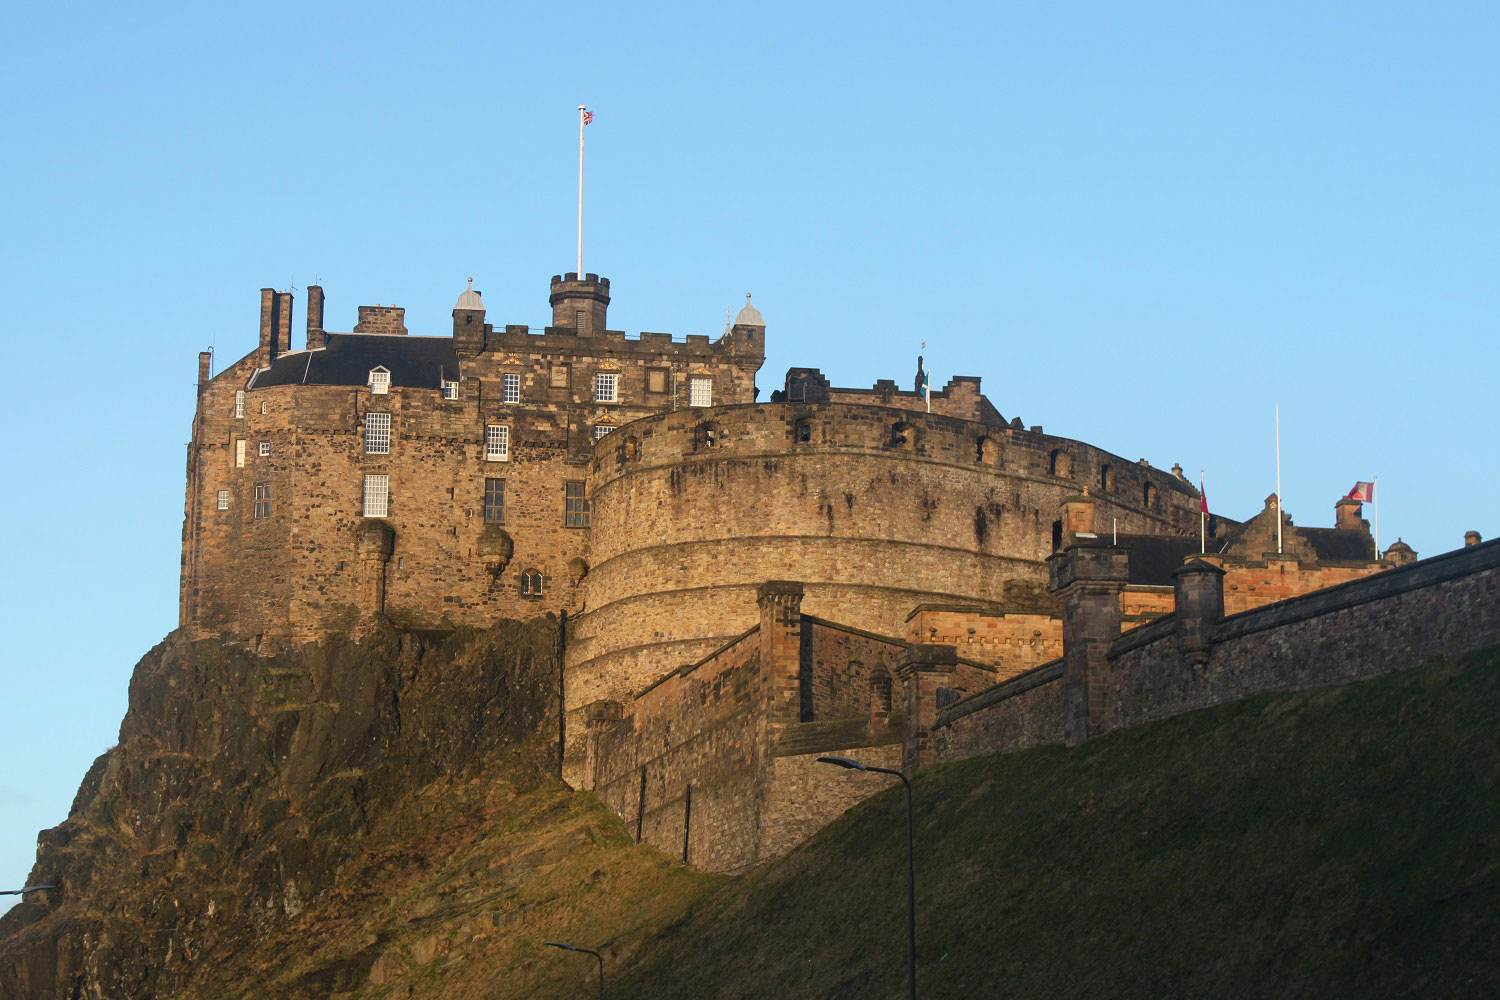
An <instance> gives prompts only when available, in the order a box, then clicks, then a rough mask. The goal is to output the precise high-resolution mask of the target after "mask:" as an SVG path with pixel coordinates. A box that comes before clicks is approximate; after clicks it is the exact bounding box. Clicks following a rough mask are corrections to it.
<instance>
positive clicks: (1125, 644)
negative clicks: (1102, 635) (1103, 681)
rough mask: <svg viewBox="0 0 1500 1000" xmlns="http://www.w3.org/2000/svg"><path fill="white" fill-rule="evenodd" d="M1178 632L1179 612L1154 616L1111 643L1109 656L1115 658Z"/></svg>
mask: <svg viewBox="0 0 1500 1000" xmlns="http://www.w3.org/2000/svg"><path fill="white" fill-rule="evenodd" d="M1176 634H1177V613H1176V612H1175V611H1174V612H1172V613H1171V614H1168V615H1161V616H1160V617H1157V618H1152V619H1151V620H1149V621H1148V622H1146V624H1144V625H1137V626H1136V627H1135V628H1133V629H1131V630H1130V631H1129V632H1126V633H1124V634H1123V635H1121V636H1120V638H1118V639H1116V640H1115V641H1114V642H1112V643H1111V644H1110V647H1109V654H1108V655H1109V657H1110V658H1111V659H1113V658H1114V657H1116V656H1121V655H1123V654H1125V653H1128V652H1130V651H1131V650H1132V649H1140V648H1141V647H1142V646H1149V645H1150V644H1151V643H1153V642H1155V641H1156V640H1158V639H1165V638H1167V637H1168V636H1173V635H1176Z"/></svg>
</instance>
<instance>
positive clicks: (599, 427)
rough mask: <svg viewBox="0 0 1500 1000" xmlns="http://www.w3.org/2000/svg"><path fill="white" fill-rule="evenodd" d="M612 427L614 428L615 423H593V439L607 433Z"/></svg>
mask: <svg viewBox="0 0 1500 1000" xmlns="http://www.w3.org/2000/svg"><path fill="white" fill-rule="evenodd" d="M614 429H615V425H614V424H595V425H594V440H595V441H597V440H599V439H600V438H602V437H603V436H604V435H606V434H608V433H609V432H610V431H612V430H614Z"/></svg>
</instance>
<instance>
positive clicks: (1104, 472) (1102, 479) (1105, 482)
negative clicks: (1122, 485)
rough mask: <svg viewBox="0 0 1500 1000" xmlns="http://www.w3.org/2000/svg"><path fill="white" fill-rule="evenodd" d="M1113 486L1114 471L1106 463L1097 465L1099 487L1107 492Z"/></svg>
mask: <svg viewBox="0 0 1500 1000" xmlns="http://www.w3.org/2000/svg"><path fill="white" fill-rule="evenodd" d="M1114 488H1115V473H1114V470H1113V469H1111V468H1110V467H1109V465H1108V464H1105V465H1101V466H1099V489H1100V490H1101V491H1104V492H1108V491H1110V490H1112V489H1114Z"/></svg>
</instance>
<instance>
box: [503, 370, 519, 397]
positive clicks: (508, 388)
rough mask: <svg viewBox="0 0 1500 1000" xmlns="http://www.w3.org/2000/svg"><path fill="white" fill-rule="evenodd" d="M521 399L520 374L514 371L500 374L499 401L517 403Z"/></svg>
mask: <svg viewBox="0 0 1500 1000" xmlns="http://www.w3.org/2000/svg"><path fill="white" fill-rule="evenodd" d="M520 401H521V376H519V375H517V374H516V373H514V372H506V373H505V374H504V375H501V376H500V402H502V403H519V402H520Z"/></svg>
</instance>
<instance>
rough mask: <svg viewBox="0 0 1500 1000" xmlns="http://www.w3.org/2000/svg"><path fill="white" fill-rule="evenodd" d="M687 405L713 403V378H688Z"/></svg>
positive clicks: (710, 404)
mask: <svg viewBox="0 0 1500 1000" xmlns="http://www.w3.org/2000/svg"><path fill="white" fill-rule="evenodd" d="M688 405H689V406H712V405H714V380H713V379H711V378H699V377H695V378H692V379H689V380H688Z"/></svg>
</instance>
